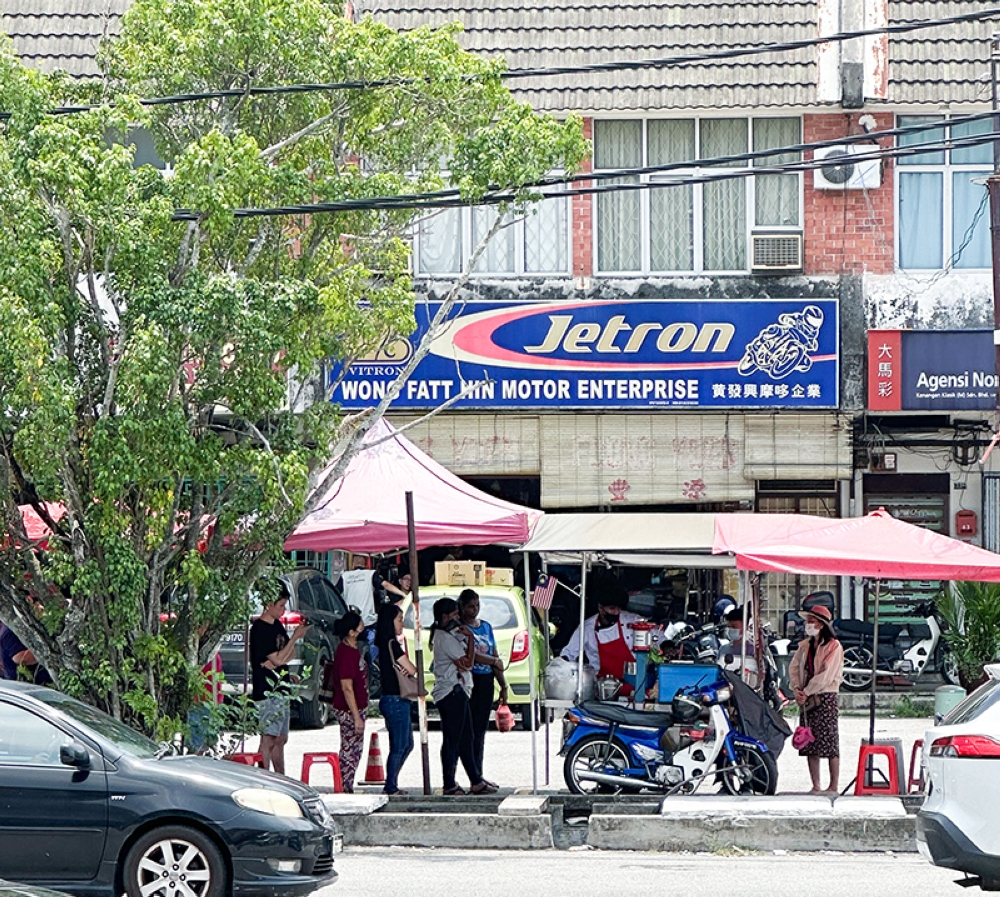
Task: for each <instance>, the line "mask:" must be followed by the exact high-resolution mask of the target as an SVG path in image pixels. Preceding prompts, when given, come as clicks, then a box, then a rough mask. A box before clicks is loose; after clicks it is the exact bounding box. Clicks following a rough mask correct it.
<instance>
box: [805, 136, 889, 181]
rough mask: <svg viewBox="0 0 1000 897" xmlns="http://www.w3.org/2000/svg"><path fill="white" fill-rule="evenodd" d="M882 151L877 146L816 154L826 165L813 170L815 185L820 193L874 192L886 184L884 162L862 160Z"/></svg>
mask: <svg viewBox="0 0 1000 897" xmlns="http://www.w3.org/2000/svg"><path fill="white" fill-rule="evenodd" d="M876 152H878V147H877V146H875V145H874V144H871V143H867V144H861V143H858V144H845V145H844V146H827V147H824V148H823V149H818V150H816V152H815V153H814V154H813V156H814V158H815V159H816V160H817V161H820V160H822V162H823V164H822V165H820V167H819V168H816V169H814V170H813V186H814V187H815V188H816V189H817V190H872V189H874V188H876V187H880V186H881V185H882V161H881V160H880V159H873V158H868V159H858V158H857V157H858V156H866V155H867V156H869V157H871V155H872V154H873V153H876Z"/></svg>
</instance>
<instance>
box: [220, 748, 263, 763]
mask: <svg viewBox="0 0 1000 897" xmlns="http://www.w3.org/2000/svg"><path fill="white" fill-rule="evenodd" d="M226 759H227V760H232V761H233V763H242V764H243V765H244V766H260V767H263V766H264V755H263V754H255V753H252V752H250V751H246V752H241V753H237V754H232V755H231V756H229V757H227V758H226Z"/></svg>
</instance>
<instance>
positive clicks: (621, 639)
mask: <svg viewBox="0 0 1000 897" xmlns="http://www.w3.org/2000/svg"><path fill="white" fill-rule="evenodd" d="M642 619H643V618H642V617H640V616H639V615H638V614H633V613H629V612H628V611H622V609H621V608H620V607H619V606H618V605H617V604H598V605H597V613H596V614H595V615H594V616H592V617H588V618H587V619H586V620H584V623H583V653H584V655H586V658H587V662H588V663H589V664H590V665H591V666H595V665H597V666H598V673H597V675H598V677H601V676H614V677H615V679H617V680H619V681H620V682H621V683H622V690H621V693H622V694H623V695H625V696H628V695H631V694H632V691H633V688H632V686H631V685H627V684H625V681H624V680H625V665H626V664H627V663H633V662H634V661H635V654H634V653H633V651H632V645H633V643H634V642H633V640H634V636H635V631H634V630H633V629H632V628H631V626H629V624H630V623H637V622H639V621H640V620H642ZM562 656H563V657H564V658H565V659H566V660H569V661H575V660H576V659H577V658H578V657H579V656H580V630H579V628H577V630H576V632H574V633H573V637H572V638H571V639H570V640H569V644H567V645H566V647H565V648H563V650H562Z"/></svg>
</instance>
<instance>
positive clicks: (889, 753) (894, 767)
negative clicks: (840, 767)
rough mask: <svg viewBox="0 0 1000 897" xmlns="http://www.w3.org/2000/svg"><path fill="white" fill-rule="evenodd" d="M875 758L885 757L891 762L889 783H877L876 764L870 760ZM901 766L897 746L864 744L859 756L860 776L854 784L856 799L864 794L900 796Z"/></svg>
mask: <svg viewBox="0 0 1000 897" xmlns="http://www.w3.org/2000/svg"><path fill="white" fill-rule="evenodd" d="M875 757H885V758H886V759H887V760H888V761H889V778H888V781H884V782H880V783H879V784H876V783H875V781H874V779H875V771H876V770H875V764H874V762H872V763H871V764H869V760H873V758H875ZM901 764H902V758H901V757H900V755H899V748H898V746H897V745H895V744H867V743H862V745H861V751H860V753H859V754H858V775H857V778H856V779H855V782H854V795H855V797H857V796H859V795H863V794H891V795H898V794H899V778H900V776H899V767H900V765H901ZM869 765H870V767H871V768H870V769H869ZM880 774H881V773H880Z"/></svg>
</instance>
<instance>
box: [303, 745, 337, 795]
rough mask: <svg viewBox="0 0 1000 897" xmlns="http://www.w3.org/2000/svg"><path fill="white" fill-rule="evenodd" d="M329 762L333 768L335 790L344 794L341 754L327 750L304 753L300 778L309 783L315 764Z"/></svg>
mask: <svg viewBox="0 0 1000 897" xmlns="http://www.w3.org/2000/svg"><path fill="white" fill-rule="evenodd" d="M322 763H328V764H329V765H330V768H331V769H332V770H333V790H334V792H335V793H337V794H342V793H343V791H344V782H343V780H342V779H341V778H340V754H334V753H327V752H325V751H319V752H316V753H312V754H303V755H302V775H301V776H299V778H301V779H302V781H303V782H305V783H306V784H307V785H308V784H309V773H310V771H311V770H312V768H313V765H314V764H322Z"/></svg>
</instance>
